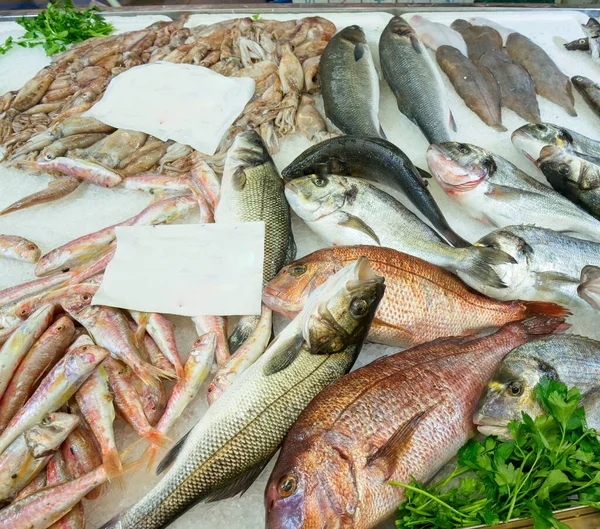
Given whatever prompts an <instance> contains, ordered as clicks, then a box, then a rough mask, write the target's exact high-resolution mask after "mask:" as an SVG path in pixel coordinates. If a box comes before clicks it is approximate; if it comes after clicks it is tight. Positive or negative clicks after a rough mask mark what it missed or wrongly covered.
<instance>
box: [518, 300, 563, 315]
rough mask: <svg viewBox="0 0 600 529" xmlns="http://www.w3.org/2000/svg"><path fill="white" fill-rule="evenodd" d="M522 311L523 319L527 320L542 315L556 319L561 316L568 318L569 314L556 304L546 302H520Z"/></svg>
mask: <svg viewBox="0 0 600 529" xmlns="http://www.w3.org/2000/svg"><path fill="white" fill-rule="evenodd" d="M520 304H521V307H522V310H523V311H524V313H523V317H524V318H529V317H530V316H536V315H538V314H543V315H546V316H556V317H558V318H560V317H563V316H569V315H570V314H571V312H570V311H569V310H568V309H566V308H565V307H563V306H562V305H558V304H557V303H550V302H546V301H521V302H520Z"/></svg>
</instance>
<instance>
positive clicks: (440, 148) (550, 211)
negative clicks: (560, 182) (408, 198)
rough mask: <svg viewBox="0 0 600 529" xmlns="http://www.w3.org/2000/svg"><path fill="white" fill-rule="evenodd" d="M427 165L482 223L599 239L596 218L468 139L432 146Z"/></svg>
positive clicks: (453, 197)
mask: <svg viewBox="0 0 600 529" xmlns="http://www.w3.org/2000/svg"><path fill="white" fill-rule="evenodd" d="M427 164H428V165H429V169H430V170H431V173H432V174H433V175H434V176H435V178H436V179H437V181H438V182H439V183H440V185H441V186H442V188H443V189H444V191H445V192H446V193H447V195H448V196H449V197H450V198H452V199H453V200H454V201H455V202H457V203H458V204H460V205H461V207H463V208H465V209H466V210H468V212H469V213H470V214H471V215H472V216H473V217H474V218H476V219H478V220H480V221H481V222H483V223H485V224H488V225H491V226H495V227H497V228H502V227H504V226H508V225H511V224H535V225H536V226H540V227H543V228H549V229H555V230H558V231H561V232H564V233H568V234H572V235H574V236H576V237H581V238H584V239H589V240H594V241H600V221H598V219H595V218H594V217H592V216H591V215H589V214H588V213H586V212H585V211H583V210H582V209H580V208H579V207H578V206H576V205H575V204H573V203H572V202H570V201H569V200H567V199H566V198H565V197H563V196H562V195H560V194H559V193H557V192H556V191H554V190H553V189H550V188H549V187H548V186H545V185H544V184H542V183H540V182H538V181H537V180H536V179H535V178H532V177H531V176H529V175H527V174H525V173H524V172H523V171H521V170H520V169H517V167H515V166H514V165H513V164H512V163H510V162H509V161H508V160H505V159H504V158H502V157H501V156H498V155H496V154H494V153H492V152H490V151H487V150H485V149H482V148H481V147H477V146H475V145H469V144H466V143H455V142H449V143H444V144H442V145H431V146H430V147H429V149H428V150H427Z"/></svg>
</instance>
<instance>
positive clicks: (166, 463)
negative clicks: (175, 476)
mask: <svg viewBox="0 0 600 529" xmlns="http://www.w3.org/2000/svg"><path fill="white" fill-rule="evenodd" d="M191 431H192V430H190V432H191ZM190 432H188V433H186V434H185V435H184V436H183V437H182V438H181V439H179V441H177V442H176V443H175V444H174V445H173V446H172V447H171V449H170V450H169V451H168V452H167V453H166V454H165V457H163V458H162V460H161V462H160V463H159V464H158V466H157V467H156V475H157V476H160V475H161V474H162V473H163V472H164V471H165V470H167V468H169V467H170V466H171V465H172V464H173V463H174V462H175V460H176V459H177V456H178V455H179V452H181V449H182V448H183V445H184V444H185V440H186V439H187V437H188V435H190Z"/></svg>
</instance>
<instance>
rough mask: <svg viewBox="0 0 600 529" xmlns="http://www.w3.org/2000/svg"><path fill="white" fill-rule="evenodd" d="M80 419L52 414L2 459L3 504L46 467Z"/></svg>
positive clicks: (0, 496) (0, 500)
mask: <svg viewBox="0 0 600 529" xmlns="http://www.w3.org/2000/svg"><path fill="white" fill-rule="evenodd" d="M78 422H79V418H78V417H76V416H75V415H69V414H68V413H51V414H49V415H46V416H45V417H44V418H43V419H42V420H41V421H40V422H39V423H38V424H36V425H34V426H32V427H31V428H29V429H28V430H27V431H25V432H24V433H22V434H21V435H20V436H19V437H17V438H16V439H15V440H14V441H13V442H12V443H11V445H10V446H9V447H8V448H7V449H6V450H5V451H4V452H3V453H2V455H0V503H3V502H5V501H6V500H10V499H12V498H13V497H14V496H15V495H16V494H17V493H18V492H19V491H20V490H21V489H23V488H24V487H25V486H26V485H27V484H28V483H29V482H30V481H31V480H32V479H33V478H34V477H35V476H36V475H37V474H38V473H39V472H40V471H41V470H42V469H43V468H44V467H45V466H46V465H47V464H48V461H49V460H50V458H51V457H52V454H53V453H54V452H56V450H58V448H59V447H60V445H61V443H62V442H63V441H64V440H65V439H66V438H67V436H68V435H69V434H70V433H71V432H72V431H73V429H74V428H75V427H76V426H77V423H78Z"/></svg>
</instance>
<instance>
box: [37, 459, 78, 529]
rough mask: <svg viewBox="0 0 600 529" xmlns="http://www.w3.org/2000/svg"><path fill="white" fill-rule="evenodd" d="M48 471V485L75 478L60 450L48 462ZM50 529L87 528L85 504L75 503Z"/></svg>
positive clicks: (51, 485) (59, 483)
mask: <svg viewBox="0 0 600 529" xmlns="http://www.w3.org/2000/svg"><path fill="white" fill-rule="evenodd" d="M46 473H47V477H48V479H47V486H48V487H53V486H55V485H62V484H63V483H67V482H68V481H71V480H72V479H73V477H72V476H71V474H70V473H69V470H68V469H67V463H66V462H65V458H64V457H63V456H62V454H61V453H60V452H57V453H56V454H54V456H53V457H52V459H51V460H50V461H49V462H48V466H47V467H46ZM34 492H37V491H34ZM50 529H85V512H84V510H83V504H82V503H81V502H79V503H78V504H77V505H75V507H73V508H72V509H71V510H70V511H69V512H68V513H67V514H65V515H64V516H63V517H62V518H61V519H60V520H59V521H57V522H55V523H54V524H53V525H51V526H50Z"/></svg>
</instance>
